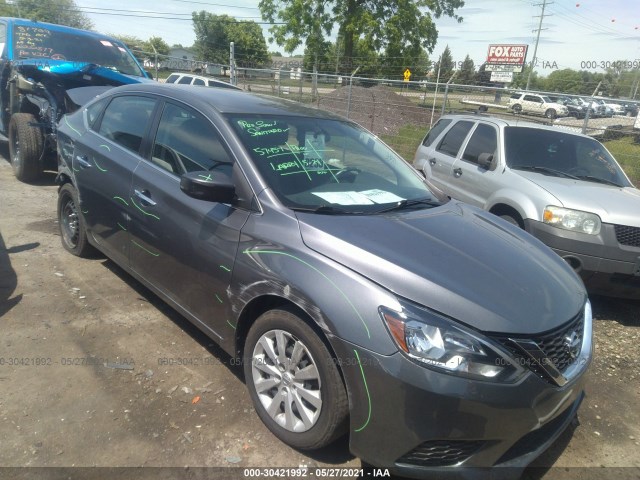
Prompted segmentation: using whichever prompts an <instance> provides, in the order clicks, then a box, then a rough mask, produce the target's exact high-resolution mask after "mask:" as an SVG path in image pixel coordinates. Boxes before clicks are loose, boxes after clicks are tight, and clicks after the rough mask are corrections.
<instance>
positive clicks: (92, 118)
mask: <svg viewBox="0 0 640 480" xmlns="http://www.w3.org/2000/svg"><path fill="white" fill-rule="evenodd" d="M108 101H109V99H107V98H103V99H102V100H98V101H97V102H96V103H93V104H91V105H89V106H88V107H87V122H88V123H89V128H91V130H96V125H97V122H98V119H99V118H100V114H101V113H102V111H103V110H104V107H105V105H106V104H107V102H108Z"/></svg>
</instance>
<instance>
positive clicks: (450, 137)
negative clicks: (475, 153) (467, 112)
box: [436, 121, 473, 157]
mask: <svg viewBox="0 0 640 480" xmlns="http://www.w3.org/2000/svg"><path fill="white" fill-rule="evenodd" d="M471 127H473V122H466V121H462V122H458V123H456V124H455V125H454V126H453V127H451V130H449V131H448V132H447V133H446V134H445V136H444V138H443V139H442V141H441V142H440V145H438V148H437V149H436V150H438V151H439V152H442V153H446V154H447V155H451V156H452V157H455V156H456V155H458V150H460V147H461V146H462V143H463V142H464V139H465V138H467V134H468V133H469V130H471Z"/></svg>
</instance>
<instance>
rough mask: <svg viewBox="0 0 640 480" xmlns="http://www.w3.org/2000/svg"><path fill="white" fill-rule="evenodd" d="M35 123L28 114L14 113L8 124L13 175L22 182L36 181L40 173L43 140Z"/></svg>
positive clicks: (32, 117) (34, 119) (34, 118)
mask: <svg viewBox="0 0 640 480" xmlns="http://www.w3.org/2000/svg"><path fill="white" fill-rule="evenodd" d="M36 123H37V120H36V117H34V116H33V115H31V114H30V113H14V114H13V115H12V116H11V121H10V122H9V156H10V158H11V165H12V166H13V173H14V175H15V176H16V178H17V179H18V180H20V181H22V182H31V181H33V180H36V179H37V178H38V177H39V176H40V174H41V173H42V167H41V165H40V157H41V156H42V154H43V151H42V149H43V144H44V138H43V136H42V131H41V130H40V127H38V126H34V124H36Z"/></svg>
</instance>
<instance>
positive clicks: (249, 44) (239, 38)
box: [193, 10, 270, 66]
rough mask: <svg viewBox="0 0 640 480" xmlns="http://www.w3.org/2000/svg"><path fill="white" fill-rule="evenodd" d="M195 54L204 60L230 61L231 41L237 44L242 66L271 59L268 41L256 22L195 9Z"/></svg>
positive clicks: (237, 61) (215, 61) (237, 52)
mask: <svg viewBox="0 0 640 480" xmlns="http://www.w3.org/2000/svg"><path fill="white" fill-rule="evenodd" d="M193 29H194V31H195V34H196V41H195V43H194V45H193V47H194V49H195V52H196V56H197V58H198V59H199V60H202V61H204V62H214V63H220V64H223V65H226V64H228V63H229V44H230V42H234V44H235V56H236V63H237V64H238V65H239V66H260V65H265V64H267V63H268V62H269V60H270V59H269V52H268V51H267V42H266V41H265V39H264V36H263V35H262V29H261V28H260V26H259V25H258V24H257V23H255V22H238V21H237V20H236V19H235V18H234V17H230V16H229V15H214V14H212V13H209V12H205V11H204V10H202V11H201V12H193Z"/></svg>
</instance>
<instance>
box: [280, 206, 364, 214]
mask: <svg viewBox="0 0 640 480" xmlns="http://www.w3.org/2000/svg"><path fill="white" fill-rule="evenodd" d="M291 210H295V211H296V212H305V213H320V214H323V215H365V214H366V213H367V212H361V211H351V210H345V209H344V208H340V207H333V206H331V205H321V206H319V207H314V208H308V207H291Z"/></svg>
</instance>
